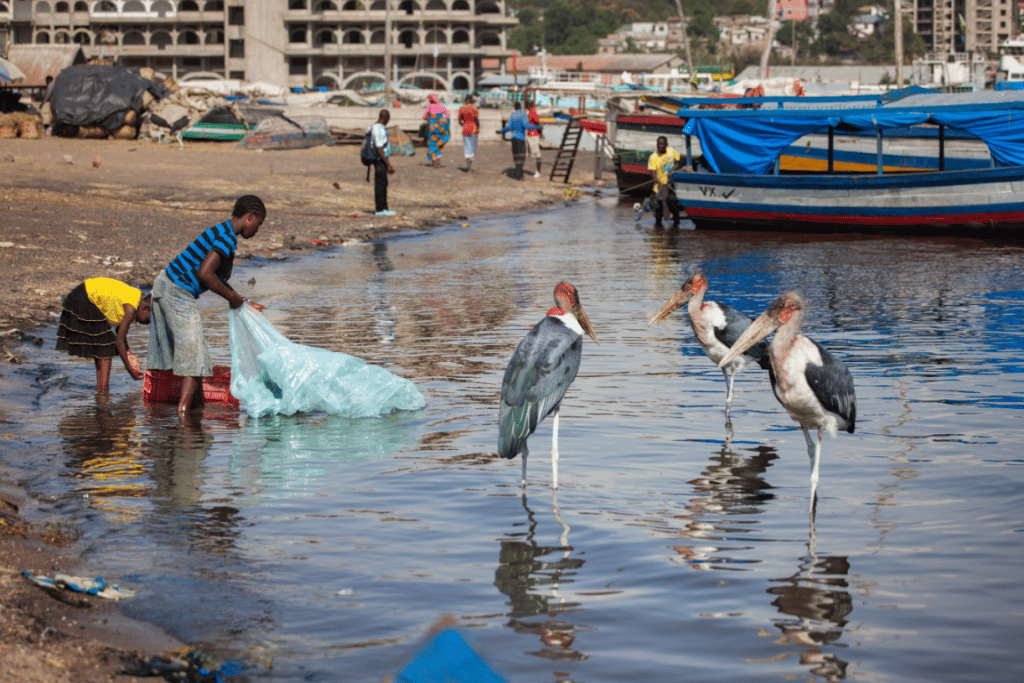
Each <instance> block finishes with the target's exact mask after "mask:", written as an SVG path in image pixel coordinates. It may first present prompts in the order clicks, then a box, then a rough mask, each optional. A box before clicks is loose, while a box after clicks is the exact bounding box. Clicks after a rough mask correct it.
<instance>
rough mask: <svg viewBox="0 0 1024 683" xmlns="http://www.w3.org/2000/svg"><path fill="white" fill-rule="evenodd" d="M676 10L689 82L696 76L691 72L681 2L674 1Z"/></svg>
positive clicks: (687, 38) (688, 38) (679, 0)
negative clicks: (681, 33)
mask: <svg viewBox="0 0 1024 683" xmlns="http://www.w3.org/2000/svg"><path fill="white" fill-rule="evenodd" d="M676 10H677V11H678V12H679V29H680V30H681V31H682V32H683V51H684V52H685V54H686V71H687V73H688V74H689V76H690V80H691V81H692V80H693V77H694V76H696V75H697V74H695V73H694V72H693V57H692V56H690V36H689V35H688V34H687V32H686V15H684V14H683V0H676Z"/></svg>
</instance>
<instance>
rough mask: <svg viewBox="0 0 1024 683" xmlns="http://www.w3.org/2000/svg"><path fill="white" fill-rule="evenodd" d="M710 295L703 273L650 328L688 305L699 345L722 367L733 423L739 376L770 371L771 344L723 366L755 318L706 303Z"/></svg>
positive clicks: (763, 344)
mask: <svg viewBox="0 0 1024 683" xmlns="http://www.w3.org/2000/svg"><path fill="white" fill-rule="evenodd" d="M707 291H708V280H707V278H706V277H704V275H703V274H701V273H696V274H694V275H693V276H691V277H690V278H689V279H687V280H686V282H684V283H683V286H682V287H680V288H679V289H678V290H677V291H676V293H675V294H673V295H672V298H671V299H669V301H668V303H667V304H665V306H664V308H662V309H661V310H660V311H658V313H657V314H656V315H655V316H654V317H653V318H651V322H649V323H648V324H647V326H648V327H650V326H651V325H653V324H654V323H656V322H658V321H659V320H661V319H662V318H665V317H668V315H669V314H670V313H672V311H674V310H676V309H677V308H679V307H680V306H682V305H683V304H686V312H687V313H688V314H689V316H690V327H692V328H693V334H694V336H696V337H697V342H698V343H699V344H700V347H701V348H702V349H704V353H705V354H706V355H707V357H708V358H710V359H711V362H712V363H714V364H715V365H718V366H719V367H720V368H721V369H722V374H723V375H725V420H726V423H728V422H729V409H730V408H731V407H732V383H733V380H734V379H735V377H736V373H737V372H739V371H740V370H742V369H743V368H745V367H746V366H747V365H748V364H749V363H755V364H757V365H759V366H760V367H761V369H762V370H769V371H770V367H771V366H770V364H769V362H768V344H767V343H766V342H763V341H762V342H757V343H755V344H752V345H751V346H750V348H749V349H746V350H745V351H744V352H743V353H740V354H738V355H736V356H735V357H733V358H732V359H731V360H730V361H729V362H728V363H725V364H724V365H722V364H721V361H722V359H723V358H725V357H726V355H728V353H729V348H730V347H731V346H732V345H733V344H735V343H736V340H737V339H739V338H740V335H742V334H743V332H744V331H745V330H746V329H747V328H748V327H749V326H750V323H751V322H753V318H751V317H750V316H749V315H746V314H745V313H741V312H740V311H737V310H736V309H735V308H733V307H732V306H727V305H725V304H719V303H716V302H714V301H705V300H704V294H706V293H707Z"/></svg>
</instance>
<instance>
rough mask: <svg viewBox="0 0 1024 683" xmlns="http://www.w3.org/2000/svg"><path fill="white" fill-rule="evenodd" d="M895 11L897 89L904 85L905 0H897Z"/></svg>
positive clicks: (894, 37)
mask: <svg viewBox="0 0 1024 683" xmlns="http://www.w3.org/2000/svg"><path fill="white" fill-rule="evenodd" d="M893 13H894V14H895V15H896V20H895V21H894V22H893V30H895V31H896V32H895V33H893V34H892V38H893V43H894V50H895V52H896V89H897V90H899V89H900V88H902V87H903V0H895V2H894V3H893Z"/></svg>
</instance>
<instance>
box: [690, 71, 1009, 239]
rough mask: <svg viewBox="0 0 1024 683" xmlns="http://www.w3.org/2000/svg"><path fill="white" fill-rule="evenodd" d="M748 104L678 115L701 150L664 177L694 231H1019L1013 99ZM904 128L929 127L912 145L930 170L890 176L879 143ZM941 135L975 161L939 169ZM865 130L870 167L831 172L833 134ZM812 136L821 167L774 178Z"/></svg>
mask: <svg viewBox="0 0 1024 683" xmlns="http://www.w3.org/2000/svg"><path fill="white" fill-rule="evenodd" d="M750 99H751V100H752V101H751V102H750V103H749V104H752V105H756V104H761V105H762V106H760V108H755V109H736V108H730V109H717V110H697V109H680V110H679V111H678V116H680V117H685V118H686V119H687V122H686V125H685V127H684V128H683V133H684V134H685V135H686V136H687V140H688V141H689V138H690V137H691V136H696V138H697V140H698V141H699V144H700V149H701V152H702V157H701V158H700V159H699V160H698V161H699V163H698V164H696V166H697V168H698V171H697V172H689V171H681V172H677V173H675V174H673V180H674V181H675V185H676V196H677V197H678V199H679V202H680V204H681V205H682V206H683V207H684V208H685V210H686V213H687V214H688V216H689V218H690V220H692V221H693V222H694V224H695V225H696V226H697V227H698V228H726V229H767V230H779V231H800V232H807V231H817V232H828V231H858V232H899V233H920V234H925V233H927V234H941V233H950V234H966V235H970V234H978V235H982V234H988V233H1003V234H1005V233H1006V232H1008V231H1014V230H1016V229H1018V228H1021V227H1024V93H1021V92H1019V91H1005V92H983V93H959V94H933V93H928V94H910V95H908V96H905V97H901V98H893V99H891V100H890V99H883V100H880V101H879V102H878V103H877V104H876V105H875V106H864V103H860V102H855V101H854V102H836V103H832V104H827V103H821V102H816V103H813V104H811V103H807V102H800V101H786V102H777V103H776V104H775V105H773V106H771V107H769V108H766V107H765V106H763V103H762V102H761V101H760V100H758V101H754V98H750ZM783 99H788V100H797V98H783ZM730 104H733V105H736V104H741V105H742V104H745V103H743V102H737V101H733V102H730ZM912 127H918V128H920V127H931V128H932V129H933V131H934V135H932V136H931V137H930V141H929V142H919V143H917V144H918V146H919V148H920V146H921V145H928V146H931V145H934V147H933V149H934V152H935V156H936V164H935V168H934V170H932V169H928V170H917V169H915V168H906V169H904V170H897V171H891V170H890V167H891V165H892V164H891V162H892V155H891V154H884V153H883V146H884V143H885V141H886V135H887V133H892V134H893V135H899V133H900V132H901V131H906V130H907V129H908V128H912ZM947 131H948V132H951V133H953V132H955V133H956V134H957V135H958V136H959V137H967V138H976V139H977V140H979V141H980V142H981V143H983V144H984V145H985V147H987V151H988V159H987V160H986V162H985V163H984V164H977V163H975V164H971V166H970V167H966V168H965V167H964V166H963V165H962V164H960V163H959V162H958V163H955V164H954V163H951V164H949V165H948V166H947V160H946V158H945V145H946V137H947ZM865 132H866V133H869V134H873V135H874V136H875V139H876V155H875V156H876V160H877V163H876V165H875V168H874V169H873V170H872V171H870V172H863V171H861V172H856V171H853V172H851V171H839V170H837V169H836V168H835V164H834V163H833V159H834V157H835V156H836V152H835V150H834V149H833V140H834V138H835V136H836V135H845V134H849V133H861V134H863V133H865ZM813 135H819V136H823V137H827V141H828V149H827V152H826V163H825V170H824V171H822V172H818V171H816V172H809V173H808V172H803V173H786V172H780V170H779V168H780V166H779V157H780V155H782V154H783V153H784V152H785V151H786V150H788V149H791V148H792V145H793V143H794V142H796V141H797V140H799V139H801V138H804V137H805V136H813ZM950 137H952V136H950ZM901 138H902V136H901ZM687 148H688V149H689V145H687ZM687 161H688V164H687V166H688V167H689V168H693V163H692V162H693V160H692V159H687ZM907 166H908V167H912V166H916V167H918V168H919V167H920V164H907Z"/></svg>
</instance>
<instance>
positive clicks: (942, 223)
mask: <svg viewBox="0 0 1024 683" xmlns="http://www.w3.org/2000/svg"><path fill="white" fill-rule="evenodd" d="M673 179H674V180H675V184H676V196H677V197H678V198H679V202H680V204H681V205H682V206H683V208H684V209H685V210H686V213H687V215H689V217H690V220H692V221H693V222H694V224H695V225H696V226H697V227H698V228H726V229H733V230H735V229H760V230H777V231H787V232H880V233H902V234H915V233H916V234H982V233H991V232H997V233H1006V232H1012V231H1013V230H1017V229H1019V228H1021V227H1024V167H1009V168H989V169H983V170H973V171H939V172H933V173H909V174H902V175H892V176H888V175H850V176H844V175H803V176H743V175H726V174H710V173H675V174H673Z"/></svg>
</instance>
